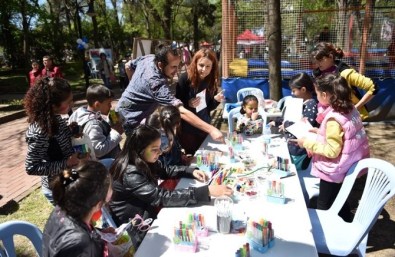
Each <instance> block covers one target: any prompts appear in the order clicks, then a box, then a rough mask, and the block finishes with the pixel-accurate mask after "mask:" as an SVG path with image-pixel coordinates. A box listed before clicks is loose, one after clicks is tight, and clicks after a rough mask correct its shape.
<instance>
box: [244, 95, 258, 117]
mask: <svg viewBox="0 0 395 257" xmlns="http://www.w3.org/2000/svg"><path fill="white" fill-rule="evenodd" d="M251 101H255V102H257V103H259V101H258V98H256V96H254V95H247V96H245V97H244V98H243V102H242V103H241V108H240V113H241V114H245V113H246V112H245V110H244V108H243V107H244V106H246V105H247V104H248V103H249V102H251Z"/></svg>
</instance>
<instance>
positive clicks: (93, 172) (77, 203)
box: [51, 160, 111, 220]
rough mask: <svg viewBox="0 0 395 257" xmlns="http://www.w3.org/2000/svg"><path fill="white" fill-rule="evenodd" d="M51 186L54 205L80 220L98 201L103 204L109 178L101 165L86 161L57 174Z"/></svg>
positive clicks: (109, 182)
mask: <svg viewBox="0 0 395 257" xmlns="http://www.w3.org/2000/svg"><path fill="white" fill-rule="evenodd" d="M51 185H52V192H53V198H54V202H55V204H56V205H58V206H59V207H60V208H61V209H62V210H64V211H65V212H66V213H67V214H68V215H70V216H71V217H73V218H76V219H78V220H82V219H84V218H85V217H86V216H87V215H88V214H89V213H90V212H91V211H92V208H93V207H94V206H96V205H97V204H98V203H99V202H100V201H102V202H103V203H104V202H105V200H106V196H107V192H108V189H109V187H110V186H111V176H110V174H109V173H108V171H107V169H106V168H105V167H104V165H103V164H101V163H100V162H97V161H90V160H87V161H82V162H81V163H80V164H79V165H78V166H77V167H76V168H74V169H71V170H65V171H64V172H63V173H62V174H59V175H58V176H57V177H56V179H55V180H54V181H53V182H52V184H51Z"/></svg>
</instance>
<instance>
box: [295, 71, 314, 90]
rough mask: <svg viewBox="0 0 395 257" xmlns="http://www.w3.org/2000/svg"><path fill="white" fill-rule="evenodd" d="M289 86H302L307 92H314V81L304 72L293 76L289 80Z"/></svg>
mask: <svg viewBox="0 0 395 257" xmlns="http://www.w3.org/2000/svg"><path fill="white" fill-rule="evenodd" d="M289 87H291V88H292V87H294V88H297V89H301V88H302V87H304V88H306V90H307V91H308V92H310V93H314V82H313V80H312V78H311V77H310V76H309V75H308V74H307V73H306V72H301V73H299V74H296V75H295V76H293V77H292V78H291V79H290V80H289Z"/></svg>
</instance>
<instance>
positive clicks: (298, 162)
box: [280, 72, 319, 170]
mask: <svg viewBox="0 0 395 257" xmlns="http://www.w3.org/2000/svg"><path fill="white" fill-rule="evenodd" d="M289 87H290V88H291V90H292V96H293V97H296V98H302V99H303V110H302V116H303V118H304V119H305V120H306V121H308V122H309V123H310V124H311V125H312V126H313V127H318V126H319V124H318V123H317V121H316V118H317V100H316V99H315V95H314V94H315V92H314V83H313V80H312V79H311V77H310V76H309V75H308V74H307V73H304V72H303V73H299V74H297V75H295V76H293V77H292V78H291V79H290V80H289ZM285 108H286V107H285ZM292 124H293V122H291V121H284V122H283V128H287V127H288V126H291V125H292ZM280 128H281V126H280ZM285 137H286V138H287V139H295V138H296V137H295V136H293V135H292V134H291V133H285ZM288 150H289V153H290V156H291V159H292V162H293V164H295V166H296V170H305V169H307V167H308V166H309V164H310V160H311V157H309V156H307V153H306V150H305V149H304V148H300V147H299V146H297V145H295V144H294V143H292V142H288Z"/></svg>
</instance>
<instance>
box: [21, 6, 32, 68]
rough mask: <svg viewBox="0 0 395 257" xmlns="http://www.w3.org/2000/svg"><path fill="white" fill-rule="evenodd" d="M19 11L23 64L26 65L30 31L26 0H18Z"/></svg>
mask: <svg viewBox="0 0 395 257" xmlns="http://www.w3.org/2000/svg"><path fill="white" fill-rule="evenodd" d="M19 3H20V12H21V16H22V31H23V50H22V51H23V56H24V60H23V62H24V66H27V65H28V63H29V61H28V60H29V59H30V56H29V53H30V51H29V49H30V33H29V23H30V22H29V20H28V17H27V10H26V7H27V6H26V5H27V3H26V1H25V0H20V1H19Z"/></svg>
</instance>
